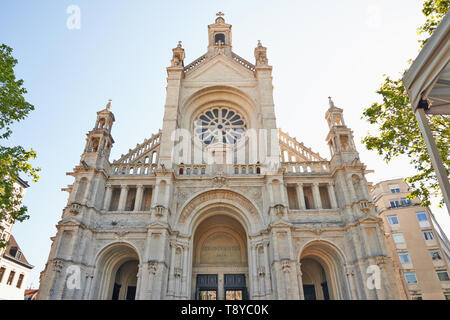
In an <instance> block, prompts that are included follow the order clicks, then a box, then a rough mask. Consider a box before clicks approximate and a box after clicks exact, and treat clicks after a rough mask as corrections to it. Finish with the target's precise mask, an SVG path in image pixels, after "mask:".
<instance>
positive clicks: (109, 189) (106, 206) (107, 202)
mask: <svg viewBox="0 0 450 320" xmlns="http://www.w3.org/2000/svg"><path fill="white" fill-rule="evenodd" d="M111 195H112V186H111V184H107V185H106V193H105V200H104V202H103V210H105V211H108V209H109V205H110V203H111Z"/></svg>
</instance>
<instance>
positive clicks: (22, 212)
mask: <svg viewBox="0 0 450 320" xmlns="http://www.w3.org/2000/svg"><path fill="white" fill-rule="evenodd" d="M16 64H17V60H16V59H14V58H13V56H12V49H11V48H10V47H8V46H7V45H5V44H2V45H0V141H1V139H8V138H9V137H10V136H11V134H12V129H11V125H12V124H14V123H15V122H19V121H20V120H23V119H25V118H26V117H27V116H28V114H29V113H30V112H31V111H32V110H34V106H33V105H32V104H30V103H28V102H27V101H26V100H25V98H24V94H26V93H27V90H26V89H25V88H24V87H23V80H16V76H15V74H14V67H15V65H16ZM35 158H36V152H35V151H34V150H32V149H31V150H30V151H26V150H25V149H24V148H23V147H21V146H15V147H5V146H2V145H0V222H3V221H6V222H8V223H14V222H15V221H24V220H25V219H28V218H29V215H28V214H27V207H25V206H23V205H22V193H21V191H20V188H18V187H17V186H18V184H17V182H18V181H19V175H22V174H24V175H28V176H30V177H31V178H32V180H33V181H34V182H36V181H37V180H38V179H39V176H38V172H39V171H40V169H39V168H33V166H32V165H31V164H30V162H29V161H30V160H33V159H35ZM0 231H1V230H0ZM5 245H6V243H5V241H4V240H3V239H0V247H3V246H5Z"/></svg>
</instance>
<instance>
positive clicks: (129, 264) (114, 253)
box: [94, 243, 139, 300]
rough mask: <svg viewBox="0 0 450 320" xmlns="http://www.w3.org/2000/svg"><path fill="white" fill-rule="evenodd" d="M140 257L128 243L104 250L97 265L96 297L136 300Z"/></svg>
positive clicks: (111, 246)
mask: <svg viewBox="0 0 450 320" xmlns="http://www.w3.org/2000/svg"><path fill="white" fill-rule="evenodd" d="M138 266H139V256H138V254H137V252H136V250H135V249H134V248H133V247H132V246H131V245H129V244H127V243H117V244H113V245H110V246H108V247H107V248H105V249H103V250H102V251H101V252H100V254H99V256H98V258H97V263H96V281H95V283H96V284H97V285H95V287H94V290H96V291H95V292H94V297H96V298H97V299H101V300H135V298H136V291H137V286H138V283H137V273H138Z"/></svg>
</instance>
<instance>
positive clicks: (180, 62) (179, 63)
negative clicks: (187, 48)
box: [171, 41, 185, 67]
mask: <svg viewBox="0 0 450 320" xmlns="http://www.w3.org/2000/svg"><path fill="white" fill-rule="evenodd" d="M172 51H173V56H172V61H171V67H184V57H185V54H184V49H183V48H182V46H181V41H178V45H177V47H176V48H174V49H172Z"/></svg>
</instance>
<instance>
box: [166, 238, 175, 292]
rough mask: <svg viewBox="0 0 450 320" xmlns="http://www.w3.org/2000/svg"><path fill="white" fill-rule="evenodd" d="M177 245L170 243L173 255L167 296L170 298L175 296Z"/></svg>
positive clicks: (171, 256)
mask: <svg viewBox="0 0 450 320" xmlns="http://www.w3.org/2000/svg"><path fill="white" fill-rule="evenodd" d="M176 249H177V247H176V244H175V242H172V241H171V242H170V251H171V255H170V269H169V283H168V285H167V287H168V288H167V295H168V296H173V295H174V281H175V276H174V270H175V254H176Z"/></svg>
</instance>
